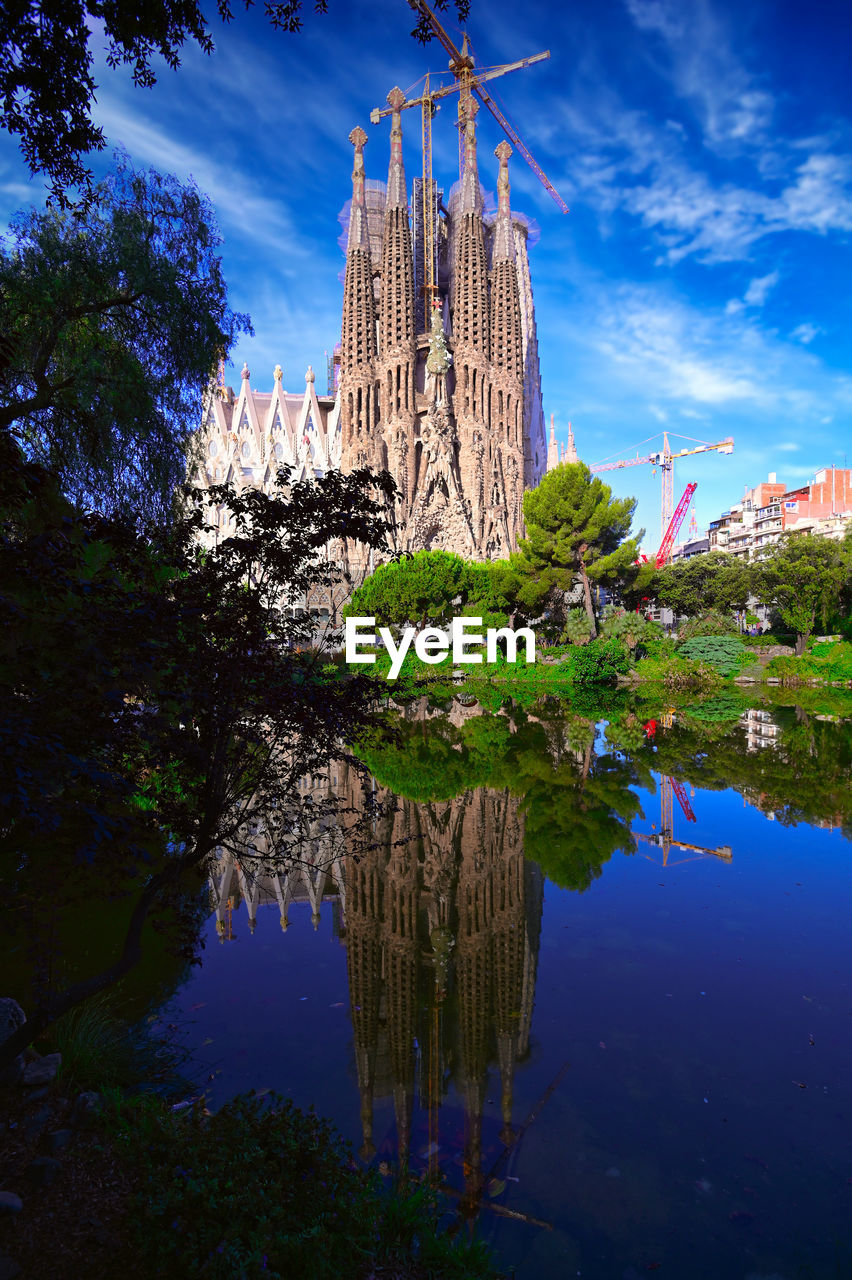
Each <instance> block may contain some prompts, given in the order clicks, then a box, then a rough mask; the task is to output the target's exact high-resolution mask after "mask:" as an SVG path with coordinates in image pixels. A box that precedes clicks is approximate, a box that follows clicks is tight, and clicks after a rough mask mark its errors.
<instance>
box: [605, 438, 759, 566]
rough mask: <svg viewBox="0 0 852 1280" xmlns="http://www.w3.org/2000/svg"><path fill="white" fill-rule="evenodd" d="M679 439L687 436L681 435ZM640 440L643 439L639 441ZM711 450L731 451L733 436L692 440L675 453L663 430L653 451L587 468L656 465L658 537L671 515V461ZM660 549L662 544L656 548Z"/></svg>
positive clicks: (672, 506) (663, 535) (672, 474)
mask: <svg viewBox="0 0 852 1280" xmlns="http://www.w3.org/2000/svg"><path fill="white" fill-rule="evenodd" d="M683 439H689V437H688V436H684V437H683ZM643 443H645V442H644V441H643ZM713 450H715V451H716V452H718V453H725V454H728V453H733V452H734V437H733V436H726V437H725V439H724V440H716V441H715V442H714V443H712V444H711V443H710V442H709V441H705V440H698V441H695V447H694V448H692V449H680V450H679V451H678V452H677V453H672V450H671V445H670V444H669V434H668V432H667V431H664V432H663V447H662V449H658V450H657V451H656V452H654V453H646V454H643V455H642V456H641V457H640V456H639V454H638V453H637V455H636V457H635V458H619V459H618V460H617V461H616V462H609V461H604V462H598V463H596V464H595V465H594V466H593V467H589V470H590V471H591V472H592V474H593V475H598V474H600V472H602V471H618V470H621V468H622V467H638V466H641V465H642V464H643V463H650V464H651V465H652V466H653V467H659V468H660V470H661V472H662V479H663V485H662V488H663V492H662V502H661V504H660V534H661V540H662V541H664V540H665V537H666V530H667V529H668V527H669V525H670V524H671V521H672V517H673V515H674V464H675V462H676V461H677V460H678V458H689V457H692V456H693V454H696V453H711V452H713ZM660 549H661V550H662V547H661V548H660Z"/></svg>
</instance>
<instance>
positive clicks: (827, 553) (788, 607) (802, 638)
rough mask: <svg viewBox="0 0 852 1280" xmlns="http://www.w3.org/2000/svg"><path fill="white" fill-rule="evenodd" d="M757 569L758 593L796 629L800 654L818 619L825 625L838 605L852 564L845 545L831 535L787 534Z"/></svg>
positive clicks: (786, 623)
mask: <svg viewBox="0 0 852 1280" xmlns="http://www.w3.org/2000/svg"><path fill="white" fill-rule="evenodd" d="M755 572H756V575H757V588H756V589H757V590H758V593H759V594H760V595H761V597H762V598H763V599H764V600H765V601H766V602H767V603H768V604H773V605H775V606H776V608H777V610H778V612H779V614H780V615H781V619H782V621H783V622H784V624H785V625H786V626H788V627H790V628H792V630H794V631H795V632H796V636H797V652H799V653H801V652H802V651H803V650H804V647H805V643H806V641H807V639H808V637H809V636H810V635H811V634H812V633H813V631H814V629H815V626H816V624H817V622H818V621H819V622H821V623H822V624H823V625H825V623H826V622H827V620H828V618H829V616H830V615H831V613H832V612H833V611H834V609H835V608H836V607H837V605H838V602H839V601H840V599H841V597H842V595H843V592H844V590H845V589H846V586H847V582H848V577H849V564H848V562H847V559H846V552H845V547H844V545H843V544H839V543H837V542H834V541H833V540H832V539H831V538H819V537H816V536H814V535H812V534H788V535H785V536H784V537H783V538H782V539H781V541H780V542H778V543H776V544H775V546H773V548H772V550H771V552H770V553H769V555H767V556H765V557H764V558H763V559H762V560H761V561H759V563H758V564H757V566H756V568H755Z"/></svg>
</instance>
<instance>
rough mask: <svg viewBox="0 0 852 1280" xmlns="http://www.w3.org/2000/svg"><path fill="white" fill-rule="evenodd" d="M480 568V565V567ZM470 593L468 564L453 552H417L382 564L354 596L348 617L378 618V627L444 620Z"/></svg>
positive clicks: (449, 616)
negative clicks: (455, 605)
mask: <svg viewBox="0 0 852 1280" xmlns="http://www.w3.org/2000/svg"><path fill="white" fill-rule="evenodd" d="M477 568H478V566H477ZM468 595H469V579H468V565H467V563H466V562H465V561H464V560H462V558H461V556H457V555H456V554H455V553H454V552H452V551H417V552H416V553H415V554H414V555H413V556H403V557H402V558H401V559H399V560H392V561H391V562H390V563H389V564H383V565H380V566H379V568H378V569H376V570H375V572H374V573H372V574H371V575H370V576H369V577H368V578H366V579H365V581H364V582H363V584H362V585H361V586H360V587H359V588H358V590H357V591H356V592H355V593H354V595H353V596H352V599H351V600H350V601H349V603H348V604H347V605H346V608H345V609H344V616H345V617H347V618H357V617H364V618H375V619H376V625H377V626H380V627H382V626H384V627H403V626H408V625H421V626H422V625H425V624H426V623H427V622H444V621H446V620H448V619H449V618H451V617H452V616H453V613H454V603H455V602H457V601H458V602H459V603H460V604H464V603H466V601H467V598H468Z"/></svg>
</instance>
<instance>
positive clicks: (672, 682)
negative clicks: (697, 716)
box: [635, 652, 722, 692]
mask: <svg viewBox="0 0 852 1280" xmlns="http://www.w3.org/2000/svg"><path fill="white" fill-rule="evenodd" d="M635 670H636V674H637V676H638V677H639V679H640V680H641V681H643V682H645V681H647V682H648V683H651V684H661V685H663V686H664V687H665V688H666V689H671V690H674V689H690V690H692V691H694V692H700V691H702V690H710V689H713V688H715V687H716V686H717V685H719V683H720V682H721V679H722V677H721V676H720V674H719V672H718V671H716V670H715V668H713V667H711V666H707V665H706V664H705V663H701V662H693V661H692V660H691V659H689V658H683V657H681V656H680V654H679V653H677V652H676V653H675V654H674V655H664V656H661V657H648V658H640V660H639V661H638V662H637V663H636V668H635Z"/></svg>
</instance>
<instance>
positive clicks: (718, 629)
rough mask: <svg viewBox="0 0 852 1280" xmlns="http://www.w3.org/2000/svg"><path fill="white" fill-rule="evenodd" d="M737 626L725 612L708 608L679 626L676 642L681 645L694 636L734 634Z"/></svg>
mask: <svg viewBox="0 0 852 1280" xmlns="http://www.w3.org/2000/svg"><path fill="white" fill-rule="evenodd" d="M737 634H738V632H737V628H736V626H735V625H734V620H733V618H732V617H731V616H730V614H727V613H719V612H718V611H717V610H710V611H709V612H708V613H704V614H702V615H701V616H700V617H697V618H690V619H689V620H688V621H687V622H685V623H684V625H683V626H682V627H681V628H680V630H679V631H678V634H677V643H678V645H679V646H680V645H682V644H683V643H684V641H686V640H694V639H695V638H696V636H735V635H737Z"/></svg>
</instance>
